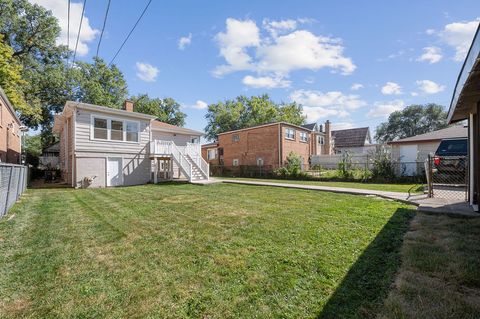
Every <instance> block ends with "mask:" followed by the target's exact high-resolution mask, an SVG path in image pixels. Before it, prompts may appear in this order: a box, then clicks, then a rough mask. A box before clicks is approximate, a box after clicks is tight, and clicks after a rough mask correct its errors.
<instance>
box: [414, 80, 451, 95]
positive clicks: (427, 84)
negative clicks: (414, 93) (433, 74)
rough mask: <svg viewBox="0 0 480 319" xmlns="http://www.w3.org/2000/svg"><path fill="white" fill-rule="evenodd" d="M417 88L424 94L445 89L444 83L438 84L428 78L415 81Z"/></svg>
mask: <svg viewBox="0 0 480 319" xmlns="http://www.w3.org/2000/svg"><path fill="white" fill-rule="evenodd" d="M416 83H417V85H418V89H419V90H420V91H422V92H423V93H425V94H436V93H439V92H442V91H443V90H445V85H440V84H438V83H435V82H433V81H430V80H420V81H416Z"/></svg>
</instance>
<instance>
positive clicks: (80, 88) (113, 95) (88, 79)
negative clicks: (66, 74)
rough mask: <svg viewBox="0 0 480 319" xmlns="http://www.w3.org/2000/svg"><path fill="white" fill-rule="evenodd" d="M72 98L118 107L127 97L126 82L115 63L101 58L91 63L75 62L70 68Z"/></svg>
mask: <svg viewBox="0 0 480 319" xmlns="http://www.w3.org/2000/svg"><path fill="white" fill-rule="evenodd" d="M72 79H73V81H74V83H73V98H74V99H75V100H77V101H82V102H85V103H91V104H97V105H102V106H108V107H112V108H120V107H121V106H122V104H123V102H124V101H125V99H126V98H127V95H128V90H127V82H126V81H125V78H124V77H123V73H122V72H121V71H120V69H119V68H117V66H116V65H115V64H112V65H111V66H108V65H107V64H106V63H105V62H104V61H103V60H102V59H101V58H98V57H96V58H94V59H93V63H87V62H77V63H76V65H75V68H74V69H72Z"/></svg>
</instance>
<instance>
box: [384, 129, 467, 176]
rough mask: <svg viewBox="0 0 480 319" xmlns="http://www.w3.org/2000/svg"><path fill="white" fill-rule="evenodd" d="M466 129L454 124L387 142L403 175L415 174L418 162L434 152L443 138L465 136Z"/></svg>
mask: <svg viewBox="0 0 480 319" xmlns="http://www.w3.org/2000/svg"><path fill="white" fill-rule="evenodd" d="M467 136H468V129H467V128H466V127H464V126H463V125H454V126H451V127H448V128H445V129H441V130H437V131H433V132H429V133H425V134H420V135H415V136H411V137H407V138H402V139H400V140H396V141H392V142H389V143H388V144H389V145H390V146H391V153H392V158H393V159H398V160H399V162H400V163H402V166H403V169H404V174H405V175H415V174H416V173H417V170H418V166H419V165H418V164H417V163H418V162H424V161H425V160H426V159H427V158H428V155H433V154H435V151H436V150H437V148H438V145H439V144H440V142H441V141H442V139H444V138H456V137H467Z"/></svg>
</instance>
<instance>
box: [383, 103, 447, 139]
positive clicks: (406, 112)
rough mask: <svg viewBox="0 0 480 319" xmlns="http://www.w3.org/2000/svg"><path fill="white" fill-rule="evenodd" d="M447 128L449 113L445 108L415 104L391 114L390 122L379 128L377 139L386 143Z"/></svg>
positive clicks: (430, 104) (432, 104) (431, 104)
mask: <svg viewBox="0 0 480 319" xmlns="http://www.w3.org/2000/svg"><path fill="white" fill-rule="evenodd" d="M447 126H448V124H447V113H446V112H445V111H444V107H443V106H441V105H437V104H434V103H429V104H426V105H417V104H415V105H410V106H407V107H406V108H404V109H403V110H401V111H396V112H393V113H392V114H390V116H389V117H388V121H387V122H384V123H381V124H380V125H379V126H378V127H377V130H376V133H375V139H376V140H377V141H378V142H381V143H385V142H390V141H393V140H397V139H401V138H406V137H410V136H414V135H418V134H424V133H428V132H431V131H435V130H439V129H442V128H445V127H447Z"/></svg>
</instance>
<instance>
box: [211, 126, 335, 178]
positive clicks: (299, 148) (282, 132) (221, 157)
mask: <svg viewBox="0 0 480 319" xmlns="http://www.w3.org/2000/svg"><path fill="white" fill-rule="evenodd" d="M325 129H326V130H325V132H323V129H322V128H320V127H318V126H315V127H314V126H312V125H305V126H298V125H293V124H290V123H285V122H276V123H268V124H263V125H258V126H254V127H249V128H245V129H240V130H235V131H229V132H225V133H221V134H219V135H218V141H217V142H215V143H209V144H205V145H203V146H202V156H203V158H204V159H205V160H206V161H207V162H209V163H211V164H214V165H215V164H218V165H224V166H227V167H228V166H243V165H246V166H265V167H268V168H272V169H275V168H278V167H281V166H283V165H284V164H285V162H286V159H287V156H288V155H289V154H290V153H291V152H293V153H295V154H297V155H298V156H300V158H301V159H302V164H303V167H304V168H308V165H309V164H308V163H309V157H310V155H318V154H330V153H329V152H330V150H331V147H329V146H327V145H326V144H325V143H326V142H329V141H330V140H331V137H330V123H329V122H328V121H327V123H326V126H325ZM327 130H328V132H327ZM327 152H328V153H327Z"/></svg>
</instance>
